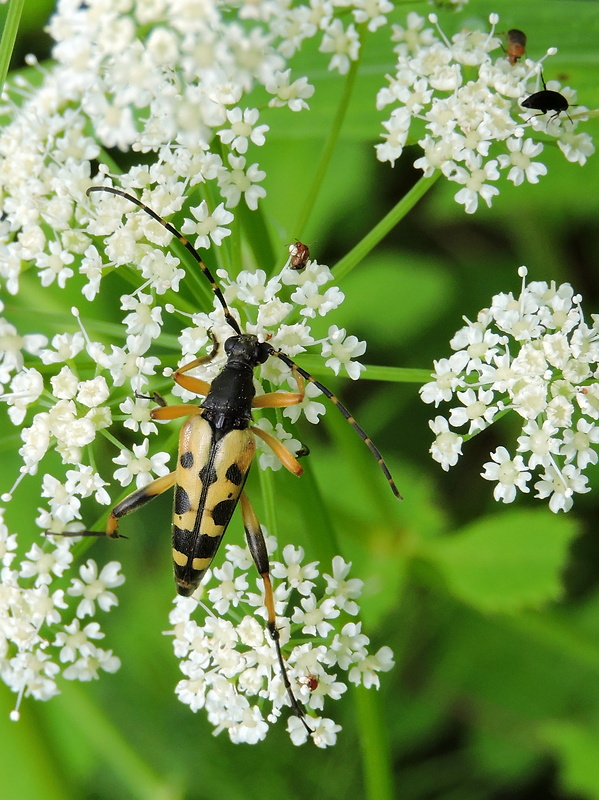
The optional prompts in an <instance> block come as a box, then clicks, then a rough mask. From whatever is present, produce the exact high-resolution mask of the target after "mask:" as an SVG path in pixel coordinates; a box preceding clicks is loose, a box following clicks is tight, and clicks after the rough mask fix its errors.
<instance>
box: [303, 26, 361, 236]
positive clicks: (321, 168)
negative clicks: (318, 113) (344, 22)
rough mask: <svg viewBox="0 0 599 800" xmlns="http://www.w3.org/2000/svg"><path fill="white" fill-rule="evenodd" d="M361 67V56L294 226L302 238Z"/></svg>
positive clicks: (353, 67)
mask: <svg viewBox="0 0 599 800" xmlns="http://www.w3.org/2000/svg"><path fill="white" fill-rule="evenodd" d="M365 29H366V28H365V25H364V24H362V25H360V26H358V34H359V37H360V56H361V54H362V50H363V44H364V32H365ZM359 67H360V57H359V58H358V59H357V60H356V61H352V62H351V64H350V68H349V72H348V73H347V78H346V79H345V86H344V88H343V94H342V95H341V100H340V101H339V105H338V106H337V113H336V114H335V119H334V120H333V124H332V125H331V129H330V132H329V135H328V138H327V140H326V142H325V144H324V148H323V150H322V153H321V156H320V160H319V162H318V166H317V167H316V172H315V175H314V180H313V181H312V186H311V187H310V191H309V192H308V193H307V194H306V199H305V202H304V205H303V207H302V209H301V210H300V213H299V215H298V218H297V219H296V221H295V224H294V226H293V230H294V231H297V235H298V236H299V237H300V238H301V237H302V235H303V231H304V229H305V227H306V224H307V222H308V219H309V217H310V214H311V212H312V211H313V210H314V206H315V203H316V198H317V197H318V194H319V192H320V187H321V186H322V184H323V181H324V177H325V175H326V173H327V170H328V168H329V165H330V163H331V158H332V156H333V151H334V149H335V147H336V145H337V142H338V140H339V135H340V133H341V128H342V127H343V122H344V120H345V116H346V114H347V110H348V108H349V103H350V100H351V96H352V94H353V91H354V86H355V84H356V78H357V76H358V69H359Z"/></svg>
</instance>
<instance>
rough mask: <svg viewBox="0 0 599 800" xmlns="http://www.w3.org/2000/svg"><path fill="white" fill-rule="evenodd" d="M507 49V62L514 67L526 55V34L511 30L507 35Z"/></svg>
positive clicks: (516, 29)
mask: <svg viewBox="0 0 599 800" xmlns="http://www.w3.org/2000/svg"><path fill="white" fill-rule="evenodd" d="M505 38H506V41H507V48H505V47H504V48H503V49H504V52H505V53H506V54H507V60H508V61H509V62H510V64H511V65H512V67H513V66H514V64H516V63H517V62H518V61H519V60H520V59H521V58H522V56H523V55H524V54H525V53H526V34H525V33H524V32H523V31H520V30H518V28H510V30H509V31H508V32H507V34H506V37H505Z"/></svg>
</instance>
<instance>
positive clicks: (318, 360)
mask: <svg viewBox="0 0 599 800" xmlns="http://www.w3.org/2000/svg"><path fill="white" fill-rule="evenodd" d="M295 361H297V363H298V364H299V365H300V367H303V369H305V370H306V371H307V372H309V373H310V374H311V375H315V376H318V377H325V376H326V377H330V375H331V369H330V368H329V367H327V366H325V363H324V360H323V358H322V356H316V355H306V354H304V353H302V354H301V355H299V356H297V358H296V359H295ZM364 366H365V367H366V369H365V370H364V372H362V373H361V374H360V380H363V381H364V380H365V381H388V382H389V383H428V381H430V380H431V371H430V369H417V368H416V367H384V366H376V365H374V364H365V365H364ZM346 377H347V376H346Z"/></svg>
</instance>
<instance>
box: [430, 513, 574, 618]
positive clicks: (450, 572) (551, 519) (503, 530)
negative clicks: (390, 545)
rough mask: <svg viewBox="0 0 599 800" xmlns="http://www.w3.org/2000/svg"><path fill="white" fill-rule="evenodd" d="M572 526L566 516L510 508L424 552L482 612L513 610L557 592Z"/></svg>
mask: <svg viewBox="0 0 599 800" xmlns="http://www.w3.org/2000/svg"><path fill="white" fill-rule="evenodd" d="M577 532H578V530H577V525H576V522H575V520H574V519H571V518H569V517H565V516H556V515H554V514H551V513H550V512H548V511H511V512H507V513H503V514H497V515H495V516H493V517H483V518H481V519H480V520H478V521H477V522H475V523H473V524H472V525H469V526H467V527H466V528H463V529H462V530H461V531H460V532H459V533H458V534H457V535H455V536H454V537H452V538H451V539H446V540H444V541H438V542H435V543H433V544H432V545H431V547H430V548H429V551H428V552H429V554H430V555H431V556H432V558H433V559H434V561H435V563H436V565H437V567H438V568H439V569H440V571H441V572H442V574H443V575H444V577H445V580H446V582H447V585H448V587H449V589H450V591H451V592H452V593H453V594H454V595H455V596H456V597H458V598H459V599H461V600H462V601H464V602H465V603H468V604H469V605H472V606H474V607H475V608H477V609H479V610H480V611H483V612H513V611H518V610H519V609H523V608H540V607H541V606H543V605H544V604H545V603H547V602H549V601H551V600H555V599H557V598H558V597H559V596H560V594H561V592H562V585H561V580H560V575H561V571H562V569H563V567H564V564H565V562H566V559H567V555H568V545H569V543H570V541H571V540H572V539H573V538H574V537H575V536H576V534H577Z"/></svg>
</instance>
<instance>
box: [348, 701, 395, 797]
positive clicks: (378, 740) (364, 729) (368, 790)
mask: <svg viewBox="0 0 599 800" xmlns="http://www.w3.org/2000/svg"><path fill="white" fill-rule="evenodd" d="M353 696H354V699H355V701H356V711H357V714H358V729H359V730H360V748H361V750H362V771H363V774H364V796H365V797H366V799H367V800H393V798H394V797H396V796H397V794H396V793H395V792H394V791H393V775H392V773H391V759H390V755H389V743H388V741H387V737H386V736H385V732H384V726H383V724H382V719H383V714H382V710H381V708H380V700H379V698H378V697H377V693H376V692H375V691H374V689H365V688H364V687H363V686H358V687H356V688H355V689H353Z"/></svg>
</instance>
